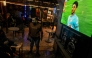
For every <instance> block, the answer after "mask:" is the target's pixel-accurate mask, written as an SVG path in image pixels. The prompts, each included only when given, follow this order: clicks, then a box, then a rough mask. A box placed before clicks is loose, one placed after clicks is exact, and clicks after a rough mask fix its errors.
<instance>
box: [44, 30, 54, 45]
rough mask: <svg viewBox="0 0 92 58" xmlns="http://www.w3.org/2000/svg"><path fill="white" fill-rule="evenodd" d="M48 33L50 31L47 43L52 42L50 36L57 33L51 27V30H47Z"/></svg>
mask: <svg viewBox="0 0 92 58" xmlns="http://www.w3.org/2000/svg"><path fill="white" fill-rule="evenodd" d="M46 32H47V33H49V35H48V39H47V40H46V42H47V43H51V40H50V36H51V35H52V34H53V33H55V31H54V30H52V29H50V30H46Z"/></svg>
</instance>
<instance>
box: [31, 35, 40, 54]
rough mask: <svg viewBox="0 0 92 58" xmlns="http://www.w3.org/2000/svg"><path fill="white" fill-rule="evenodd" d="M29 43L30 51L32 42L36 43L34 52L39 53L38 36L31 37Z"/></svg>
mask: <svg viewBox="0 0 92 58" xmlns="http://www.w3.org/2000/svg"><path fill="white" fill-rule="evenodd" d="M31 38H32V39H31V43H30V51H32V50H33V46H34V44H35V45H36V53H39V43H40V37H31Z"/></svg>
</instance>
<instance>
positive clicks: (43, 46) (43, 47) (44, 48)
mask: <svg viewBox="0 0 92 58" xmlns="http://www.w3.org/2000/svg"><path fill="white" fill-rule="evenodd" d="M55 29H56V27H54V30H55ZM4 30H5V29H4ZM28 30H29V29H28V27H25V30H24V37H23V38H22V34H21V33H20V34H19V35H18V34H16V37H15V39H13V32H12V31H8V33H7V34H6V36H7V37H8V38H10V39H11V40H14V42H15V43H17V44H20V43H23V54H22V56H21V58H54V53H53V43H54V38H52V39H51V43H47V42H46V40H47V39H48V35H49V34H48V33H47V32H46V30H50V28H43V39H42V41H40V54H41V56H40V57H36V56H35V54H33V55H30V54H28V51H29V49H30V42H29V41H28V40H27V36H28ZM35 50H36V47H35V45H34V48H33V51H34V53H35Z"/></svg>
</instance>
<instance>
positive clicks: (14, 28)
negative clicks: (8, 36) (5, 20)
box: [8, 27, 19, 38]
mask: <svg viewBox="0 0 92 58" xmlns="http://www.w3.org/2000/svg"><path fill="white" fill-rule="evenodd" d="M8 30H10V31H13V38H15V31H18V30H19V28H18V27H9V28H8Z"/></svg>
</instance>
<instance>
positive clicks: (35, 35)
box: [29, 18, 43, 56]
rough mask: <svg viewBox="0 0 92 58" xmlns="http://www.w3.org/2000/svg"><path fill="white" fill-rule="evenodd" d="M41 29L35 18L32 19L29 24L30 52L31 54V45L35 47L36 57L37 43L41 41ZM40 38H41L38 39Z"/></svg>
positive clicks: (37, 53) (37, 51)
mask: <svg viewBox="0 0 92 58" xmlns="http://www.w3.org/2000/svg"><path fill="white" fill-rule="evenodd" d="M42 34H43V32H42V28H41V24H40V23H38V22H37V19H36V18H32V22H31V23H30V24H29V36H30V37H31V44H30V52H31V53H32V49H33V45H34V43H35V45H36V56H40V54H39V43H40V39H42ZM40 36H41V37H40Z"/></svg>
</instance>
